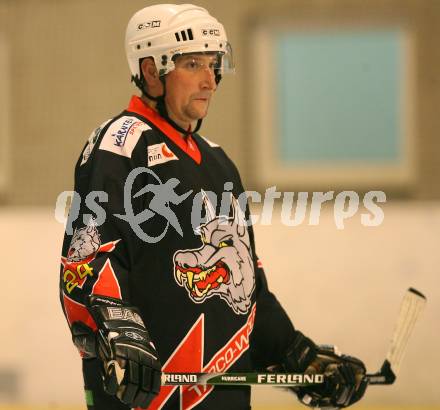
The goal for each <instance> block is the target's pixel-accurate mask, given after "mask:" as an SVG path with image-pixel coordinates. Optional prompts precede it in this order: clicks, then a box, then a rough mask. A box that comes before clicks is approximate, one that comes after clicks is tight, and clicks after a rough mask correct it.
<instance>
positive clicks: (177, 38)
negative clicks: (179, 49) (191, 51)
mask: <svg viewBox="0 0 440 410" xmlns="http://www.w3.org/2000/svg"><path fill="white" fill-rule="evenodd" d="M174 35H175V36H176V40H177V41H180V37H179V33H174Z"/></svg>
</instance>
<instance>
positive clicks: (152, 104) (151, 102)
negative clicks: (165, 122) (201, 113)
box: [141, 95, 192, 138]
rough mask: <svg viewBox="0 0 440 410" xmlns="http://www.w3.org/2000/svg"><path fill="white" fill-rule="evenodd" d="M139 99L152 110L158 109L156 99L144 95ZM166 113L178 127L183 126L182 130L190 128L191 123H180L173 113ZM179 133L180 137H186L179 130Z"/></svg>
mask: <svg viewBox="0 0 440 410" xmlns="http://www.w3.org/2000/svg"><path fill="white" fill-rule="evenodd" d="M141 99H142V101H143V102H144V103H145V104H147V105H148V106H149V107H150V108H151V109H153V110H154V111H156V112H158V110H157V101H154V100H150V99H149V98H148V97H146V96H145V95H142V96H141ZM168 115H169V117H170V118H171V120H173V121H174V122H175V123H176V124H177V125H178V126H179V127H181V128H183V129H184V130H187V129H189V128H190V127H191V128H192V124H190V123H182V122H180V121H179V120H177V119H175V118H173V115H172V114H171V115H170V113H169V112H168ZM179 134H180V136H181V137H182V138H186V137H187V135H184V134H182V133H180V132H179Z"/></svg>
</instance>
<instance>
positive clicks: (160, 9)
mask: <svg viewBox="0 0 440 410" xmlns="http://www.w3.org/2000/svg"><path fill="white" fill-rule="evenodd" d="M125 51H126V54H127V59H128V65H129V66H130V71H131V74H132V76H133V77H134V78H141V75H140V67H139V61H140V60H141V59H142V58H145V57H152V58H153V59H154V62H155V64H156V67H157V70H158V72H159V75H160V76H162V75H165V74H167V73H169V72H170V71H172V70H174V68H175V67H174V61H173V58H175V57H176V56H178V55H181V54H188V53H200V52H216V53H219V55H220V56H221V58H220V59H219V61H218V64H219V65H218V67H217V74H219V75H222V74H224V73H227V72H233V71H234V62H233V59H232V48H231V46H230V44H229V43H228V40H227V37H226V32H225V29H224V27H223V25H222V24H220V23H219V22H218V21H217V20H216V19H215V18H214V17H212V16H211V15H210V14H209V13H208V11H207V10H206V9H204V8H202V7H198V6H194V5H192V4H180V5H176V4H158V5H155V6H149V7H145V8H144V9H142V10H139V11H138V12H137V13H135V14H134V15H133V17H132V18H131V19H130V21H129V22H128V26H127V31H126V35H125Z"/></svg>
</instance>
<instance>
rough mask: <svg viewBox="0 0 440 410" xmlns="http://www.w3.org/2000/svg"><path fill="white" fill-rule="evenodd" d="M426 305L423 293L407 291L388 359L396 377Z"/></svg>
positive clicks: (414, 290)
mask: <svg viewBox="0 0 440 410" xmlns="http://www.w3.org/2000/svg"><path fill="white" fill-rule="evenodd" d="M425 305H426V296H425V295H424V294H423V293H421V292H420V291H418V290H417V289H414V288H409V289H408V290H407V291H406V293H405V295H404V297H403V300H402V303H401V305H400V311H399V316H398V319H397V323H396V326H395V328H394V333H393V337H392V339H391V346H390V350H389V352H388V354H387V358H386V360H387V361H388V363H389V365H390V368H391V371H392V373H393V374H394V375H397V373H398V372H399V369H400V365H401V363H402V359H403V356H404V354H405V351H406V347H407V345H408V340H409V338H410V336H411V334H412V331H413V329H414V326H415V325H416V323H417V320H418V319H419V317H420V315H421V313H422V312H423V309H424V308H425Z"/></svg>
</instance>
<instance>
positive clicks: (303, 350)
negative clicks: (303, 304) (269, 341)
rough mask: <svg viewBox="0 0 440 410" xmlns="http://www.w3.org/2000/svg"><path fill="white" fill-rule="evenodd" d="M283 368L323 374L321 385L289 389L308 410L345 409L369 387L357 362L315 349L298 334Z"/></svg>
mask: <svg viewBox="0 0 440 410" xmlns="http://www.w3.org/2000/svg"><path fill="white" fill-rule="evenodd" d="M282 368H283V370H284V371H287V372H295V373H296V372H306V373H322V374H324V376H325V382H324V383H323V384H322V385H316V386H310V387H295V388H292V390H293V391H294V392H295V393H296V395H297V396H298V399H299V400H300V401H301V402H302V403H303V404H305V405H307V406H310V407H321V408H325V407H336V408H343V407H348V406H350V405H352V404H353V403H355V402H357V401H358V400H360V399H361V398H362V396H363V395H364V393H365V390H366V388H367V385H368V381H367V379H366V378H365V377H364V376H365V373H366V369H365V366H364V364H363V363H362V362H361V361H360V360H359V359H356V358H354V357H351V356H346V355H340V354H338V353H336V351H335V349H334V348H333V347H332V346H317V345H315V344H314V343H313V341H312V340H310V339H309V338H307V337H305V336H304V335H303V334H302V333H301V332H297V334H296V337H295V339H294V342H293V343H292V346H291V347H290V348H289V349H288V351H287V354H286V359H285V361H284V363H283V365H282Z"/></svg>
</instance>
